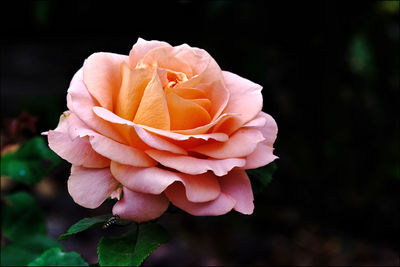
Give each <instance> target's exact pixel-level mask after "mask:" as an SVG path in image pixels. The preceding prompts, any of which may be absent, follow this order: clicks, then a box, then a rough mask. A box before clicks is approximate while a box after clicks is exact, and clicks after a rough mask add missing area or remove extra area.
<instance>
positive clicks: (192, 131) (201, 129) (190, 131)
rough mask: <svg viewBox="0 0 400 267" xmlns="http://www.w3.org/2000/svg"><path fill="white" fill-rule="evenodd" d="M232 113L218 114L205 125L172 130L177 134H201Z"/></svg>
mask: <svg viewBox="0 0 400 267" xmlns="http://www.w3.org/2000/svg"><path fill="white" fill-rule="evenodd" d="M233 115H234V114H226V113H224V114H222V115H221V116H219V117H218V118H217V119H216V120H215V121H211V122H210V123H208V124H206V125H202V126H199V127H197V128H193V129H187V130H174V131H173V132H174V133H178V134H183V135H192V136H197V135H202V134H205V133H207V132H208V130H210V129H211V128H212V127H213V126H214V125H217V124H219V123H220V122H221V121H223V120H225V119H226V118H228V117H231V116H233ZM226 137H228V136H227V135H226ZM226 140H228V138H226ZM226 140H225V141H226Z"/></svg>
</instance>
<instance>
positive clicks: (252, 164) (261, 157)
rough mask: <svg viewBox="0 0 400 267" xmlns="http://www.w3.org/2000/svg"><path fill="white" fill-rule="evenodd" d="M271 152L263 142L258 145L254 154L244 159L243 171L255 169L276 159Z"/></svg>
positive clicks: (270, 148) (269, 147)
mask: <svg viewBox="0 0 400 267" xmlns="http://www.w3.org/2000/svg"><path fill="white" fill-rule="evenodd" d="M273 151H274V149H273V148H272V147H271V146H269V145H268V144H266V143H265V141H263V142H261V143H259V144H258V145H257V148H256V149H255V150H254V152H253V153H251V154H250V155H249V156H247V157H246V165H245V166H244V167H243V169H246V170H247V169H256V168H259V167H262V166H264V165H267V164H269V163H271V162H272V161H274V160H275V159H277V158H278V157H277V156H275V155H274V154H273V153H272V152H273Z"/></svg>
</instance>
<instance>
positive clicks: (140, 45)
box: [129, 38, 171, 68]
mask: <svg viewBox="0 0 400 267" xmlns="http://www.w3.org/2000/svg"><path fill="white" fill-rule="evenodd" d="M157 47H171V45H170V44H168V43H166V42H160V41H146V40H144V39H142V38H139V39H138V40H137V42H136V43H135V44H134V45H133V47H132V49H131V51H130V52H129V65H130V66H131V68H136V65H137V63H138V62H139V60H140V59H142V58H143V57H144V55H146V53H147V52H149V51H150V50H152V49H155V48H157Z"/></svg>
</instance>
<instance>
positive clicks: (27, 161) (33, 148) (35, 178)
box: [1, 137, 61, 185]
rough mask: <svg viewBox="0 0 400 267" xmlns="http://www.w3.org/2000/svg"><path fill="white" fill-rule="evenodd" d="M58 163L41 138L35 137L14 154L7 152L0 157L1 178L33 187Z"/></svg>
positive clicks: (57, 159)
mask: <svg viewBox="0 0 400 267" xmlns="http://www.w3.org/2000/svg"><path fill="white" fill-rule="evenodd" d="M60 161H61V160H60V158H59V157H58V156H57V155H56V154H55V153H54V152H53V151H52V150H50V149H49V147H48V145H47V144H46V143H45V141H44V140H43V138H42V137H35V138H33V139H31V140H29V141H27V142H26V143H24V144H23V145H22V146H21V147H20V148H19V149H18V150H17V151H16V152H8V153H6V154H4V155H2V156H1V176H7V177H9V178H10V179H13V180H15V181H18V182H20V183H23V184H26V185H34V184H36V183H37V182H39V181H40V180H41V179H42V178H43V177H44V176H46V175H48V174H49V173H50V171H51V170H52V169H53V168H54V167H55V166H56V165H57V164H58V163H60ZM2 179H3V178H2Z"/></svg>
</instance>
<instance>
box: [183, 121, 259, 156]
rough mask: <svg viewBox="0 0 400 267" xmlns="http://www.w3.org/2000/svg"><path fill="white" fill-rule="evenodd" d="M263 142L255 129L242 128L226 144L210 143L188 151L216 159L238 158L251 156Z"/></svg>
mask: <svg viewBox="0 0 400 267" xmlns="http://www.w3.org/2000/svg"><path fill="white" fill-rule="evenodd" d="M263 140H264V137H263V136H262V134H261V132H260V131H258V130H257V129H252V128H242V129H239V130H237V131H236V132H235V133H234V134H233V135H232V136H231V137H229V140H228V141H226V142H212V143H208V144H205V145H201V146H198V147H195V148H192V149H190V150H191V151H195V152H198V153H201V154H203V155H207V156H209V157H212V158H217V159H225V158H239V157H245V156H247V155H249V154H251V153H252V152H253V151H254V150H255V149H256V147H257V144H258V143H259V142H261V141H263Z"/></svg>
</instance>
